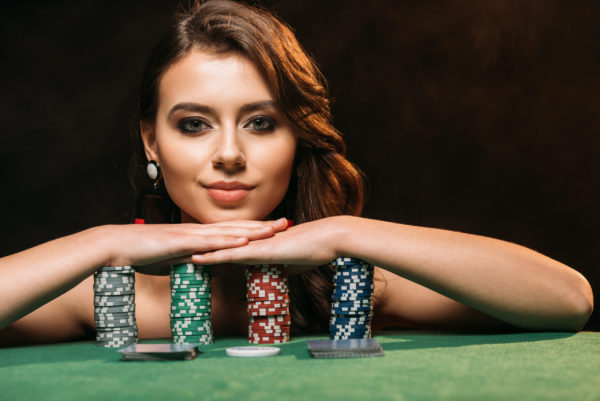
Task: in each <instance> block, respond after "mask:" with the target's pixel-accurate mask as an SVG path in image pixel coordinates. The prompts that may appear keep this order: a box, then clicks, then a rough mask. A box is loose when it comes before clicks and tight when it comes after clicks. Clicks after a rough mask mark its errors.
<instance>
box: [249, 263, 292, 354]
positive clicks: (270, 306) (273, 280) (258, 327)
mask: <svg viewBox="0 0 600 401" xmlns="http://www.w3.org/2000/svg"><path fill="white" fill-rule="evenodd" d="M246 288H247V294H246V299H247V301H248V306H247V311H248V316H249V318H248V342H249V343H251V344H282V343H285V342H288V341H289V340H290V325H291V316H290V311H289V306H290V301H289V295H288V285H287V272H286V271H285V270H284V268H283V266H279V265H256V266H248V267H247V268H246Z"/></svg>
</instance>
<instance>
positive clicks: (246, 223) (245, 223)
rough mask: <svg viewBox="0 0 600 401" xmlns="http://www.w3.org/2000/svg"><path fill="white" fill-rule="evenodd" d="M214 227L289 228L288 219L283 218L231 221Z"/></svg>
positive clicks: (215, 224) (216, 224)
mask: <svg viewBox="0 0 600 401" xmlns="http://www.w3.org/2000/svg"><path fill="white" fill-rule="evenodd" d="M211 225H212V226H217V227H246V228H260V227H273V226H276V227H279V228H281V227H283V226H287V219H286V218H285V217H282V218H280V219H277V220H265V221H262V220H229V221H223V222H219V223H213V224H211Z"/></svg>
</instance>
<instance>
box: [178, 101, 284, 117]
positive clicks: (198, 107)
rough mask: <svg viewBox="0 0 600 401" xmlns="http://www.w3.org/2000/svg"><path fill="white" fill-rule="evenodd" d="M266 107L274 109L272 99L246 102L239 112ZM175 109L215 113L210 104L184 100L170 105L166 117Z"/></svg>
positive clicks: (249, 111) (248, 111)
mask: <svg viewBox="0 0 600 401" xmlns="http://www.w3.org/2000/svg"><path fill="white" fill-rule="evenodd" d="M268 108H273V109H276V106H275V102H274V101H272V100H261V101H258V102H253V103H247V104H245V105H243V106H242V107H241V108H240V112H241V113H243V114H245V113H251V112H253V111H256V110H261V109H268ZM177 110H186V111H195V112H198V113H204V114H212V115H215V114H216V112H215V109H213V108H212V107H210V106H207V105H204V104H200V103H192V102H184V103H177V104H176V105H175V106H173V107H171V109H170V110H169V112H168V113H167V118H169V117H171V115H172V114H173V113H175V112H176V111H177Z"/></svg>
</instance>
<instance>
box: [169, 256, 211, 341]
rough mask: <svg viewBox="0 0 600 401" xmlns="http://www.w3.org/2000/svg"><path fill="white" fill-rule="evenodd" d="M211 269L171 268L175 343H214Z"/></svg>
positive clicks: (173, 335)
mask: <svg viewBox="0 0 600 401" xmlns="http://www.w3.org/2000/svg"><path fill="white" fill-rule="evenodd" d="M210 278H211V274H210V267H209V266H199V265H194V264H192V263H184V264H179V265H173V266H171V314H170V316H169V317H170V322H171V336H172V338H173V342H174V343H184V344H210V343H212V342H213V333H212V323H211V290H210Z"/></svg>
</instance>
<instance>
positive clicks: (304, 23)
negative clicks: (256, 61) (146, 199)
mask: <svg viewBox="0 0 600 401" xmlns="http://www.w3.org/2000/svg"><path fill="white" fill-rule="evenodd" d="M175 4H176V2H168V1H156V0H154V1H138V2H135V1H97V0H96V1H85V2H78V1H52V2H50V1H9V2H6V1H5V2H3V3H2V6H0V7H1V8H0V26H1V28H0V29H1V30H2V34H1V36H0V55H1V74H0V77H1V78H0V79H1V88H2V90H1V99H2V103H1V107H0V110H1V115H0V118H1V121H2V127H3V129H2V133H1V134H0V135H1V138H2V140H1V141H0V174H1V175H0V177H1V178H2V181H1V182H0V191H1V194H2V196H1V197H0V213H1V219H2V222H3V225H2V227H3V228H2V239H1V241H0V255H6V254H10V253H13V252H16V251H19V250H22V249H24V248H27V247H30V246H33V245H35V244H38V243H40V242H43V241H47V240H49V239H52V238H55V237H57V236H61V235H65V234H69V233H72V232H76V231H78V230H81V229H84V228H87V227H90V226H93V225H100V224H106V223H126V222H128V221H129V219H130V217H131V216H130V213H131V209H132V204H133V196H132V190H131V188H130V185H129V181H128V178H127V169H128V161H129V155H130V139H129V127H130V117H131V115H132V110H133V99H134V94H135V90H136V87H137V85H138V81H139V78H140V75H141V72H142V69H143V66H144V63H145V60H146V58H147V56H148V54H149V52H150V49H151V47H152V46H153V44H154V43H155V42H156V40H157V39H158V38H159V37H160V36H161V34H162V32H164V29H165V27H166V26H167V24H168V23H169V15H170V13H171V10H173V8H174V5H175ZM262 4H264V5H266V6H267V7H269V8H271V9H272V10H274V11H275V12H276V13H277V14H278V15H279V16H281V17H282V18H283V19H284V20H285V21H286V22H288V23H289V24H290V25H291V26H292V27H293V28H294V30H295V31H296V34H297V36H298V37H299V39H300V41H301V43H303V45H304V46H305V48H306V49H307V50H308V52H309V53H310V54H311V55H313V56H314V58H315V59H316V60H317V62H318V63H319V65H320V67H321V68H322V70H323V72H324V74H325V76H326V77H327V78H328V80H329V83H330V86H331V91H332V94H333V97H334V98H335V103H334V107H333V109H334V116H335V124H336V126H337V127H338V128H339V129H341V130H342V131H343V132H344V133H345V137H346V140H347V143H348V149H349V150H348V155H349V158H350V160H351V161H353V162H354V163H357V164H358V165H359V166H360V167H361V168H362V169H363V170H364V171H365V172H366V174H367V176H368V177H369V181H370V192H371V196H370V199H369V201H368V204H367V206H366V209H365V213H364V215H365V216H367V217H371V218H377V219H386V220H390V221H396V222H402V223H408V224H416V225H424V226H431V227H442V228H447V229H452V230H459V231H465V232H470V233H475V234H483V235H488V236H492V237H496V238H501V239H504V240H508V241H513V242H516V243H519V244H522V245H525V246H528V247H531V248H533V249H535V250H538V251H540V252H542V253H544V254H547V255H549V256H551V257H553V258H555V259H557V260H559V261H561V262H563V263H566V264H568V265H570V266H572V267H574V268H576V269H577V270H579V271H581V272H582V273H583V274H584V275H585V276H586V277H587V278H588V279H589V280H590V282H591V283H592V286H593V288H594V290H595V292H596V293H597V294H598V293H599V292H600V275H599V273H598V269H597V265H598V261H599V260H600V258H599V256H600V252H599V249H600V248H599V246H598V242H599V240H600V235H599V234H600V226H599V223H600V212H599V208H598V201H597V200H598V199H599V198H600V197H599V195H600V191H599V184H600V170H599V169H598V167H597V164H598V162H597V159H598V154H599V151H600V139H599V133H600V117H599V116H598V115H599V111H600V91H599V89H600V88H599V84H600V79H599V77H598V71H600V24H599V23H598V21H599V20H600V6H599V5H600V3H598V2H595V1H569V0H563V1H558V0H546V1H534V0H520V1H516V0H515V1H508V0H504V1H501V0H486V1H477V0H472V1H457V0H454V1H452V0H451V1H409V0H404V1H391V0H388V1H384V0H379V1H371V2H368V1H367V2H365V1H326V2H324V1H317V0H311V1H301V2H300V1H295V0H294V1H292V0H289V1H281V0H280V1H275V0H271V1H264V2H263V3H262ZM586 328H587V329H595V330H598V329H600V319H599V314H598V313H595V314H594V316H593V317H592V319H591V321H590V323H589V324H588V326H587V327H586Z"/></svg>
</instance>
